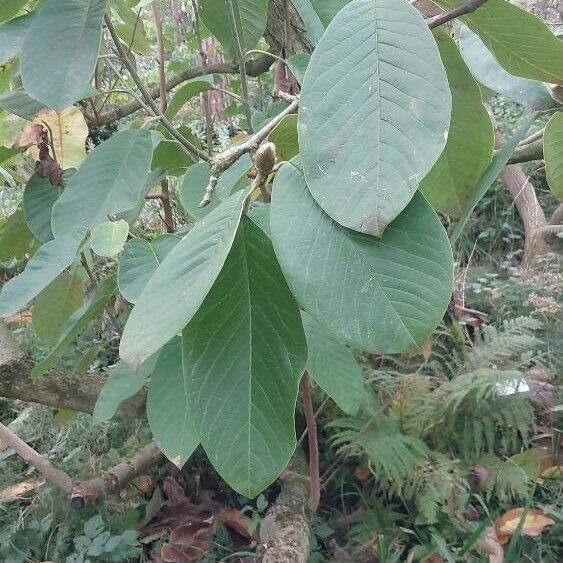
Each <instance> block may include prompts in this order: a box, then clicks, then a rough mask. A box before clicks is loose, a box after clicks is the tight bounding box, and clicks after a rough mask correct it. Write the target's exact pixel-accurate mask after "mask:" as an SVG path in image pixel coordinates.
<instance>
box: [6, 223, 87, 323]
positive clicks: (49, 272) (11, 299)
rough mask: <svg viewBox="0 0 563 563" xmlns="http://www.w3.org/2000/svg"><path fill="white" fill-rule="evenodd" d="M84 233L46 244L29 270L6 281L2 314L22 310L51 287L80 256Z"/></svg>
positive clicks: (34, 258)
mask: <svg viewBox="0 0 563 563" xmlns="http://www.w3.org/2000/svg"><path fill="white" fill-rule="evenodd" d="M81 240H82V235H81V234H80V233H79V234H77V233H70V234H68V235H65V236H62V237H59V238H56V239H53V240H50V241H49V242H46V243H45V244H43V245H42V246H41V247H40V248H39V249H38V250H37V252H36V253H35V254H34V255H33V258H32V259H31V260H30V261H29V262H28V264H27V266H26V268H25V270H24V271H23V272H22V273H21V274H19V275H18V276H16V277H14V278H12V279H11V280H10V281H9V282H7V283H6V284H4V287H3V288H2V292H1V293H0V317H5V316H8V315H11V314H13V313H15V312H16V311H19V310H20V309H21V308H22V307H24V306H25V305H27V303H29V301H31V300H32V299H33V298H34V297H35V296H36V295H37V294H38V293H39V292H40V291H41V290H42V289H43V288H45V287H47V286H48V285H49V284H50V283H51V282H52V281H53V280H54V279H55V278H56V277H57V276H58V275H59V274H60V273H61V272H62V271H63V270H65V269H66V268H68V267H69V266H70V265H71V264H72V263H73V262H74V259H75V258H76V251H77V250H78V247H79V246H80V242H81Z"/></svg>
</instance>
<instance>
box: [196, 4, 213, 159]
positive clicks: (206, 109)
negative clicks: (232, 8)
mask: <svg viewBox="0 0 563 563" xmlns="http://www.w3.org/2000/svg"><path fill="white" fill-rule="evenodd" d="M192 10H193V12H194V32H195V38H196V41H197V44H198V46H199V58H200V59H201V66H202V67H203V68H204V69H207V53H206V52H205V49H204V48H203V39H202V37H201V29H200V27H199V11H198V9H197V2H196V0H192ZM201 101H202V105H203V115H204V117H205V138H206V140H207V152H208V153H209V156H213V116H212V115H211V107H210V105H209V92H207V91H206V92H202V93H201Z"/></svg>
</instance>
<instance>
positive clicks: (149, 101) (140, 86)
mask: <svg viewBox="0 0 563 563" xmlns="http://www.w3.org/2000/svg"><path fill="white" fill-rule="evenodd" d="M104 22H105V24H106V27H107V29H108V32H109V34H110V36H111V38H112V40H113V43H114V45H115V49H116V51H117V54H118V55H119V58H120V59H121V61H122V62H123V64H124V65H125V68H127V70H128V72H129V74H130V75H131V78H132V79H133V82H135V85H136V86H137V88H138V89H139V92H141V94H142V96H143V99H144V100H145V102H146V103H147V105H148V106H149V108H150V110H151V111H152V112H153V114H154V115H155V116H157V117H158V118H159V120H160V122H161V123H162V125H163V126H164V128H165V129H166V130H167V131H168V132H169V133H170V135H172V137H174V138H175V139H176V140H177V141H178V142H179V143H180V144H181V145H182V146H183V147H184V149H185V150H187V151H188V152H189V153H191V154H194V155H196V156H197V157H199V158H201V159H202V160H209V156H208V154H207V153H206V152H204V151H202V150H201V149H199V148H197V147H196V146H195V145H194V144H193V143H192V142H190V141H189V140H188V139H186V138H185V137H184V136H183V135H182V134H181V133H180V132H179V131H178V130H177V129H176V128H175V127H174V126H173V125H172V123H170V120H169V119H168V118H167V117H166V116H164V115H163V114H162V112H160V110H159V109H158V107H157V106H156V103H155V101H154V99H153V97H152V96H151V95H150V92H149V91H148V90H147V89H146V87H145V85H144V84H143V81H142V80H141V79H140V77H139V75H138V74H137V69H136V68H135V67H134V66H133V64H131V61H130V60H129V58H128V57H127V53H125V51H124V50H123V47H122V46H121V42H120V41H119V37H118V36H117V34H116V32H115V29H114V28H113V24H112V23H111V20H110V18H109V16H108V15H107V14H106V15H105V16H104Z"/></svg>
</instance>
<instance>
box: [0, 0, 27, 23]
mask: <svg viewBox="0 0 563 563" xmlns="http://www.w3.org/2000/svg"><path fill="white" fill-rule="evenodd" d="M28 1H29V0H2V1H1V2H0V23H2V22H5V21H7V20H11V19H12V18H13V17H14V16H17V15H18V13H19V12H20V11H21V9H22V8H23V7H24V6H25V5H26V4H27V3H28Z"/></svg>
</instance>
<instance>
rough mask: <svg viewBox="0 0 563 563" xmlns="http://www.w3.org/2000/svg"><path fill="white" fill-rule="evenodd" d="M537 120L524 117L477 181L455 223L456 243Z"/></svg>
mask: <svg viewBox="0 0 563 563" xmlns="http://www.w3.org/2000/svg"><path fill="white" fill-rule="evenodd" d="M534 120H535V116H531V117H527V116H525V117H523V118H522V119H521V120H520V124H519V127H518V128H517V129H516V131H515V133H514V134H513V135H512V137H511V138H510V139H509V140H508V141H507V142H506V143H505V144H504V145H503V146H502V148H501V149H500V150H499V151H498V152H497V153H496V154H495V155H494V157H493V160H492V161H491V163H490V164H489V166H487V169H486V170H485V172H483V175H482V176H481V178H480V179H479V182H477V186H476V187H475V190H473V193H472V194H471V197H470V198H469V199H468V200H467V201H466V203H465V205H464V206H463V209H462V212H461V214H460V218H459V221H458V222H457V223H456V224H455V226H454V229H453V232H452V235H451V237H450V241H451V243H452V244H454V243H455V242H456V241H457V239H458V238H459V235H461V233H462V232H463V229H464V228H465V225H466V224H467V221H468V220H469V217H471V214H472V213H473V211H474V210H475V208H476V207H477V204H478V203H479V202H480V201H481V199H482V198H483V196H484V195H485V194H486V193H487V191H488V189H489V188H490V187H491V186H492V185H493V182H494V181H495V180H496V179H497V178H498V175H499V174H500V173H501V172H502V169H503V168H504V167H505V166H506V163H507V162H508V160H509V158H510V157H511V156H512V153H513V152H514V149H515V148H516V146H517V145H518V143H519V142H520V141H521V140H522V139H524V137H525V136H526V133H527V132H528V129H529V128H530V126H531V125H532V123H533V122H534Z"/></svg>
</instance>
